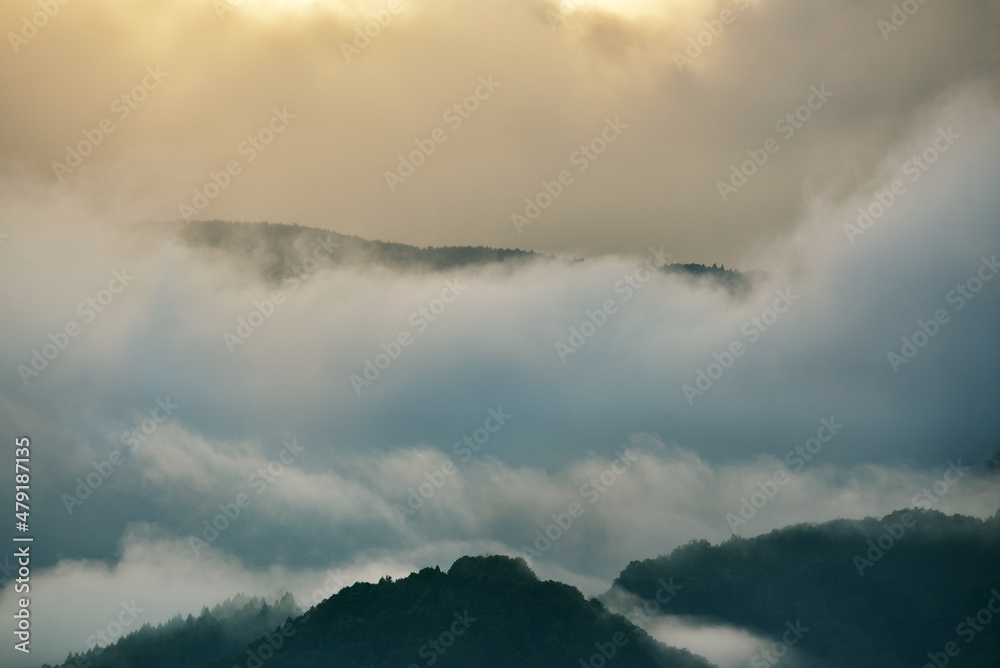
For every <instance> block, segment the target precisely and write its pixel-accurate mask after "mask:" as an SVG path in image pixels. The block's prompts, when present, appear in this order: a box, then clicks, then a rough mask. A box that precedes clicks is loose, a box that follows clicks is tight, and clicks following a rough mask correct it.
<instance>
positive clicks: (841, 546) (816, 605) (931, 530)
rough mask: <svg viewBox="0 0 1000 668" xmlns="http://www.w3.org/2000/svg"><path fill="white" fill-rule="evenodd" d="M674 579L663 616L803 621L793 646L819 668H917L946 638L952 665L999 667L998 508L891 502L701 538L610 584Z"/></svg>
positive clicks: (635, 566)
mask: <svg viewBox="0 0 1000 668" xmlns="http://www.w3.org/2000/svg"><path fill="white" fill-rule="evenodd" d="M670 578H673V581H674V582H675V583H676V584H679V585H680V586H681V587H682V589H681V590H680V591H679V592H678V594H677V595H676V596H674V597H673V598H672V599H671V600H670V604H669V606H668V609H667V610H666V612H668V613H670V614H680V615H699V616H708V617H714V618H717V619H721V620H724V621H725V622H727V623H729V624H732V625H735V626H741V627H745V628H748V629H751V630H753V631H754V632H756V633H758V634H761V635H765V636H770V637H780V635H781V632H782V631H783V629H784V628H785V623H786V622H792V623H795V622H796V621H797V620H801V622H802V624H803V625H804V626H806V627H808V628H809V631H808V634H807V635H806V637H805V638H804V639H803V641H802V642H800V643H799V646H798V649H799V650H800V651H801V652H803V653H805V654H806V655H808V656H810V657H812V660H813V662H814V663H813V664H812V665H815V666H817V667H819V666H822V667H823V668H856V667H857V666H878V667H879V668H904V667H907V668H913V667H917V668H919V667H920V666H923V665H925V664H927V663H928V662H929V661H931V659H930V658H929V657H928V653H930V654H931V655H932V656H937V657H938V658H939V659H941V657H942V655H941V654H940V653H941V652H944V651H945V649H946V647H947V646H948V645H947V643H955V644H954V645H953V646H951V649H952V650H958V651H959V654H958V655H956V656H952V657H949V656H947V655H944V659H947V660H949V661H951V665H955V666H962V667H965V668H996V666H997V665H1000V664H998V663H997V662H998V659H1000V614H993V613H995V612H1000V594H998V592H1000V512H998V514H997V515H996V516H994V517H993V518H992V519H990V520H987V521H982V520H979V519H975V518H970V517H964V516H961V515H953V516H946V515H943V514H942V513H940V512H937V511H931V510H909V511H898V512H895V513H892V514H891V515H888V516H886V517H884V518H882V519H881V520H876V519H866V520H860V521H848V520H837V521H833V522H828V523H825V524H822V525H818V526H810V525H799V526H793V527H786V528H784V529H780V530H776V531H773V532H771V533H769V534H767V535H763V536H759V537H756V538H750V539H745V538H739V537H734V538H732V539H730V540H728V541H727V542H725V543H723V544H721V545H717V546H713V545H710V544H709V543H707V542H705V541H696V542H693V543H690V544H688V545H685V546H683V547H680V548H678V549H676V550H674V551H673V552H672V553H671V554H670V555H669V556H663V557H660V558H658V559H650V560H646V561H641V562H639V561H636V562H632V563H631V564H629V565H628V567H627V568H626V569H625V570H624V571H623V572H622V573H621V575H620V577H619V578H618V579H617V580H616V582H615V584H616V586H617V587H620V588H621V589H624V590H626V591H628V592H631V593H633V594H636V595H638V596H640V597H644V598H649V597H651V596H653V595H654V594H655V592H656V591H657V589H658V588H659V587H660V586H661V585H660V584H658V583H659V581H660V580H667V581H669V579H670ZM988 606H992V607H993V611H992V612H987V613H981V612H980V611H982V610H984V609H988ZM977 614H979V615H980V616H979V617H978V621H977V617H976V616H977ZM970 617H971V618H972V621H971V622H969V621H967V619H968V618H970ZM988 617H989V618H990V620H991V622H990V621H987V622H986V623H985V624H984V623H983V622H984V621H986V620H987V618H988ZM994 618H995V619H994ZM977 628H978V629H979V630H976V629H977ZM932 665H933V664H932ZM938 665H944V664H943V663H939V664H938Z"/></svg>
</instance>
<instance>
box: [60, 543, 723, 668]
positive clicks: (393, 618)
mask: <svg viewBox="0 0 1000 668" xmlns="http://www.w3.org/2000/svg"><path fill="white" fill-rule="evenodd" d="M156 633H162V631H159V632H157V631H155V630H152V629H148V628H147V629H144V630H143V631H142V632H138V633H135V634H132V635H130V636H129V637H128V638H126V639H124V640H121V641H119V643H118V645H128V646H130V647H147V648H148V651H146V652H145V653H144V654H137V653H134V652H129V653H126V652H123V651H119V650H118V647H117V646H115V647H112V648H111V649H109V650H107V651H105V652H103V653H101V654H100V655H99V656H98V655H97V653H91V655H90V656H88V657H86V658H88V659H90V666H81V668H168V667H169V668H233V666H244V667H257V666H260V665H262V664H263V665H266V666H267V667H268V668H293V667H294V668H321V667H322V668H331V667H334V668H362V667H364V668H407V667H411V668H412V666H430V665H434V666H438V667H439V668H458V667H463V668H467V667H470V666H475V667H476V668H579V667H580V666H581V661H582V662H583V663H584V665H594V666H597V665H605V664H607V665H609V666H610V665H617V666H623V667H626V666H627V667H629V668H710V665H711V664H709V663H708V662H706V661H705V660H703V659H701V658H699V657H696V656H694V655H692V654H690V653H688V652H686V651H681V650H676V649H671V648H667V647H664V646H663V645H660V644H659V643H657V642H656V641H654V640H652V639H651V638H650V637H649V636H648V635H646V633H645V632H644V631H642V630H641V629H638V628H636V627H634V626H633V625H632V624H631V623H630V622H629V621H628V620H626V619H625V618H624V617H621V616H619V615H614V614H612V613H610V612H608V611H607V610H606V609H605V608H604V606H603V605H601V604H600V603H599V602H598V601H596V600H595V599H591V600H589V601H588V600H586V599H585V598H584V597H583V595H582V594H581V593H580V592H579V591H577V590H576V589H574V588H573V587H570V586H568V585H565V584H561V583H557V582H540V581H539V580H538V579H537V578H536V577H535V575H534V573H532V572H531V570H530V569H529V568H528V566H527V565H526V563H525V562H524V560H523V559H512V558H510V557H501V556H493V557H463V558H461V559H459V560H458V561H456V562H455V564H454V565H453V566H452V567H451V569H450V570H449V571H448V572H447V573H444V572H442V571H441V570H440V569H438V568H426V569H424V570H422V571H420V572H419V573H414V574H412V575H410V576H408V577H406V578H403V579H401V580H398V581H395V582H394V581H392V580H391V579H390V578H388V577H386V578H383V579H382V580H381V581H380V582H378V583H377V584H369V583H358V584H355V585H353V586H351V587H348V588H345V589H343V590H341V591H340V592H339V593H338V594H335V595H334V596H332V597H330V598H328V599H327V600H326V601H324V602H322V603H320V604H319V605H317V606H316V607H315V608H313V609H312V610H311V611H309V612H308V613H307V614H305V615H303V616H301V617H297V618H295V619H288V620H286V621H285V623H284V624H280V623H279V624H276V625H275V626H274V627H273V628H272V629H270V632H269V633H261V634H260V635H259V636H258V637H257V639H256V640H254V641H252V642H248V643H246V645H245V646H244V647H242V648H240V649H238V650H235V649H233V648H232V647H231V643H230V644H225V645H224V643H223V642H222V639H223V638H225V636H226V634H225V632H224V631H223V630H221V629H219V628H218V627H217V626H216V625H213V624H211V623H209V622H206V623H204V628H202V627H201V626H200V625H199V623H197V622H196V623H195V624H193V625H192V624H191V623H190V622H188V623H187V625H186V627H185V628H183V629H180V630H179V632H175V633H172V634H170V635H169V636H161V637H162V638H163V639H167V638H168V637H169V641H170V642H171V643H172V645H173V649H172V650H171V651H169V652H164V651H163V648H162V644H157V643H156V642H154V638H155V634H156ZM216 643H218V644H216ZM222 646H225V647H226V649H227V652H226V653H225V654H222V653H220V652H219V651H218V647H222ZM71 665H74V664H73V663H72V662H70V663H67V664H66V668H69V666H71Z"/></svg>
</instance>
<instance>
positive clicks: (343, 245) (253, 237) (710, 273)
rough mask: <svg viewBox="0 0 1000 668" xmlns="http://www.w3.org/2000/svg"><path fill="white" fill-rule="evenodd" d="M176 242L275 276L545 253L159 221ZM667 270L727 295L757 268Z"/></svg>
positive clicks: (509, 261) (265, 226)
mask: <svg viewBox="0 0 1000 668" xmlns="http://www.w3.org/2000/svg"><path fill="white" fill-rule="evenodd" d="M165 229H166V230H167V231H168V232H169V233H171V234H173V235H175V236H176V238H177V239H179V240H180V241H181V243H182V244H184V245H186V246H188V247H191V248H197V249H201V250H202V251H205V252H206V253H208V254H209V256H210V258H209V259H210V260H211V259H215V260H217V261H222V260H225V261H229V262H237V263H241V264H243V265H244V266H247V267H249V268H252V269H253V270H254V271H257V272H259V273H260V274H261V275H262V276H264V277H265V278H267V279H269V280H271V281H274V282H280V281H281V280H283V279H285V278H288V277H292V276H297V275H298V276H301V275H303V274H309V273H311V271H313V270H314V269H311V267H312V265H313V263H314V260H315V258H316V257H317V256H316V255H315V254H316V253H317V249H318V250H319V254H318V257H320V264H319V265H318V266H324V267H330V266H352V267H367V268H378V267H383V268H387V269H392V270H395V271H407V272H430V271H449V270H454V269H462V268H466V267H468V268H472V267H482V266H486V265H503V266H507V267H517V266H520V265H521V264H523V263H525V262H529V261H532V260H539V259H548V260H554V258H552V257H551V256H547V255H540V254H538V253H535V252H534V251H524V250H519V249H505V248H489V247H486V246H445V247H427V248H419V247H417V246H410V245H407V244H400V243H392V242H386V241H369V240H367V239H362V238H361V237H356V236H350V235H346V234H339V233H337V232H331V231H329V230H321V229H317V228H312V227H303V226H300V225H284V224H276V223H236V222H226V221H220V220H211V221H190V222H177V223H171V224H168V225H166V226H165ZM662 271H663V272H664V273H667V274H674V275H679V276H684V277H686V278H689V279H691V280H704V281H712V282H715V283H718V284H719V285H721V286H723V287H725V288H726V289H728V290H729V291H730V292H732V293H733V294H744V293H745V292H746V291H747V290H748V289H749V288H750V287H751V283H752V281H753V280H755V278H756V277H757V276H758V275H759V272H740V271H737V270H734V269H726V268H725V267H722V268H719V267H717V266H716V265H714V264H713V265H712V266H711V267H709V266H707V265H703V264H676V263H675V264H669V265H666V266H664V267H662Z"/></svg>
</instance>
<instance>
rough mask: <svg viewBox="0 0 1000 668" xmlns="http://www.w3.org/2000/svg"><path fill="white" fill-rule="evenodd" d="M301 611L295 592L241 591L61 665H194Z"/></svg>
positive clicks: (120, 667)
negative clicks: (263, 594)
mask: <svg viewBox="0 0 1000 668" xmlns="http://www.w3.org/2000/svg"><path fill="white" fill-rule="evenodd" d="M301 614H302V610H301V609H300V608H299V606H298V605H297V604H296V603H295V599H294V598H293V597H292V595H291V594H286V595H285V596H283V597H282V598H281V599H279V600H277V601H274V603H273V604H271V605H268V603H267V602H266V601H264V600H263V599H260V598H256V597H253V598H250V597H248V596H243V595H239V596H237V597H235V598H233V599H230V600H227V601H225V602H224V603H221V604H219V605H216V606H215V607H214V608H212V609H211V610H209V609H208V608H204V609H202V611H201V614H200V615H199V616H198V617H197V618H195V617H194V616H192V615H188V616H187V618H182V617H180V616H179V615H178V616H177V617H174V618H173V619H172V620H170V621H169V622H167V623H166V624H161V625H159V626H156V627H153V626H150V625H149V624H144V625H143V626H142V627H141V628H140V629H139V630H137V631H135V632H133V633H130V634H129V635H128V636H126V637H125V638H122V639H120V640H118V641H117V642H115V643H114V644H112V645H110V646H108V647H97V648H94V649H91V650H89V651H87V652H85V653H81V654H76V655H73V654H71V655H70V656H69V657H67V659H66V662H65V663H64V664H62V665H63V666H64V667H65V668H133V667H134V668H140V667H145V666H150V667H151V668H155V667H156V666H163V667H166V666H195V665H198V664H199V663H201V662H204V661H207V660H209V659H212V658H215V657H220V656H228V655H229V654H231V653H233V652H235V651H237V650H238V649H240V648H241V647H243V646H245V645H246V644H247V643H249V642H251V641H252V640H253V639H254V638H258V637H260V636H261V635H263V634H265V633H267V632H268V631H271V630H272V629H274V628H275V627H276V626H278V625H279V624H281V623H282V622H284V621H285V620H286V619H288V618H289V617H298V616H299V615H301ZM43 668H49V667H48V666H43Z"/></svg>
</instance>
